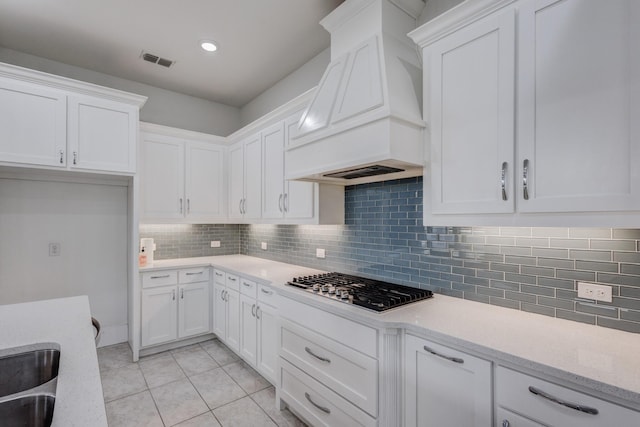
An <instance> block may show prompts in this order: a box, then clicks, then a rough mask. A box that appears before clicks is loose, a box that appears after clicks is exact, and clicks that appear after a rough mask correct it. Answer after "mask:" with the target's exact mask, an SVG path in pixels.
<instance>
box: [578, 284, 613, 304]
mask: <svg viewBox="0 0 640 427" xmlns="http://www.w3.org/2000/svg"><path fill="white" fill-rule="evenodd" d="M578 298H586V299H592V300H596V301H606V302H611V301H612V295H611V286H608V285H596V284H595V283H586V282H578Z"/></svg>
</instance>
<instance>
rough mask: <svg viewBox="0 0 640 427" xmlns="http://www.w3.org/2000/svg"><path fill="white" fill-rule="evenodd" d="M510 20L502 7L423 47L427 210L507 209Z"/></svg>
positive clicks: (509, 182) (511, 156) (510, 129)
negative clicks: (427, 136)
mask: <svg viewBox="0 0 640 427" xmlns="http://www.w3.org/2000/svg"><path fill="white" fill-rule="evenodd" d="M514 24H515V17H514V11H513V10H512V9H509V10H507V11H504V12H501V13H499V14H496V15H494V16H490V17H488V18H485V19H483V20H480V21H478V22H476V23H474V24H473V25H469V26H467V27H465V28H463V29H461V30H460V31H457V32H455V33H453V34H452V35H450V36H448V37H446V38H444V39H442V40H441V41H439V42H436V43H434V44H433V45H432V46H430V47H429V48H428V49H426V50H425V61H426V62H427V63H428V62H429V61H430V64H431V65H430V74H431V75H430V79H429V87H428V89H427V94H425V99H430V106H429V107H428V109H429V110H430V120H431V123H430V125H431V156H430V158H429V159H428V168H430V171H428V174H429V176H428V177H427V179H425V192H426V194H428V193H429V191H430V192H431V193H430V194H431V203H427V205H431V206H430V209H431V210H432V212H433V213H434V214H463V213H510V212H513V211H514V200H513V188H514V182H513V176H514V165H513V161H514V107H515V105H514V103H515V101H514V85H515V83H514V76H515V74H514V66H515V34H514ZM425 70H426V67H425ZM428 93H430V98H429V97H428ZM427 116H428V115H427ZM429 179H430V182H429ZM503 183H504V184H503ZM503 189H504V191H503Z"/></svg>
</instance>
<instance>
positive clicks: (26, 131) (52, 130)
mask: <svg viewBox="0 0 640 427" xmlns="http://www.w3.org/2000/svg"><path fill="white" fill-rule="evenodd" d="M145 100H146V98H145V97H143V96H139V95H133V94H128V93H125V92H120V91H117V90H113V89H107V88H103V87H100V86H95V85H92V84H88V83H83V82H78V81H75V80H70V79H66V78H63V77H58V76H53V75H50V74H45V73H41V72H38V71H33V70H28V69H25V68H20V67H15V66H12V65H8V64H0V163H4V164H7V165H12V166H30V167H33V166H35V167H46V168H56V169H70V170H75V169H78V170H82V171H88V172H102V173H104V172H107V173H115V174H134V173H135V172H136V151H137V141H138V110H139V108H140V107H141V106H142V105H143V104H144V102H145Z"/></svg>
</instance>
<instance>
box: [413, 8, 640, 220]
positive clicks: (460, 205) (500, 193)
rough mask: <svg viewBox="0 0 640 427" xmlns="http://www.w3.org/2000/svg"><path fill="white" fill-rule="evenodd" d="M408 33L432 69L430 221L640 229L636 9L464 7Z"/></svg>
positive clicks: (428, 90) (428, 92) (428, 88)
mask: <svg viewBox="0 0 640 427" xmlns="http://www.w3.org/2000/svg"><path fill="white" fill-rule="evenodd" d="M594 28H598V31H594V30H593V29H594ZM410 36H411V37H412V38H413V39H414V41H416V43H418V44H419V45H420V47H421V48H422V52H423V61H424V70H425V71H426V70H429V72H428V73H427V72H425V76H424V95H425V96H424V100H425V101H424V102H425V105H424V107H425V108H424V114H425V120H426V121H427V122H428V123H429V125H430V126H429V127H430V129H431V135H430V149H428V150H426V152H427V153H428V155H427V159H426V160H427V168H426V169H425V179H424V185H425V188H424V195H425V216H424V223H425V224H429V225H467V226H468V225H527V226H569V225H571V226H633V225H634V224H635V225H637V221H635V220H634V214H635V216H637V213H638V212H639V211H640V170H639V169H638V168H637V167H634V166H633V165H635V164H638V162H640V89H639V87H640V86H639V85H638V81H639V80H640V52H639V51H638V50H637V49H633V46H634V43H635V41H636V40H638V38H639V37H640V4H639V3H638V2H636V1H633V0H612V1H608V2H587V1H581V0H522V1H511V0H487V1H483V2H466V3H465V4H464V5H460V6H459V7H456V8H454V9H452V10H450V11H448V12H445V13H444V14H442V15H440V16H438V17H437V18H435V19H433V20H432V21H430V22H428V23H426V24H424V25H423V26H422V27H420V28H418V29H416V30H414V31H413V32H412V33H411V34H410ZM515 123H517V127H516V126H514V124H515Z"/></svg>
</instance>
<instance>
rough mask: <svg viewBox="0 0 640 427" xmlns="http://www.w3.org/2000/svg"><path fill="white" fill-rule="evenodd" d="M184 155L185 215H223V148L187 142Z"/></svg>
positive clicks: (200, 217)
mask: <svg viewBox="0 0 640 427" xmlns="http://www.w3.org/2000/svg"><path fill="white" fill-rule="evenodd" d="M185 157H186V163H185V165H186V168H185V188H186V190H185V191H186V194H185V196H186V215H187V218H189V219H191V220H202V221H212V220H215V219H219V218H224V217H225V210H224V207H225V203H224V200H225V193H224V148H223V147H218V146H215V145H211V144H205V143H195V142H188V143H187V144H186V146H185Z"/></svg>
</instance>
